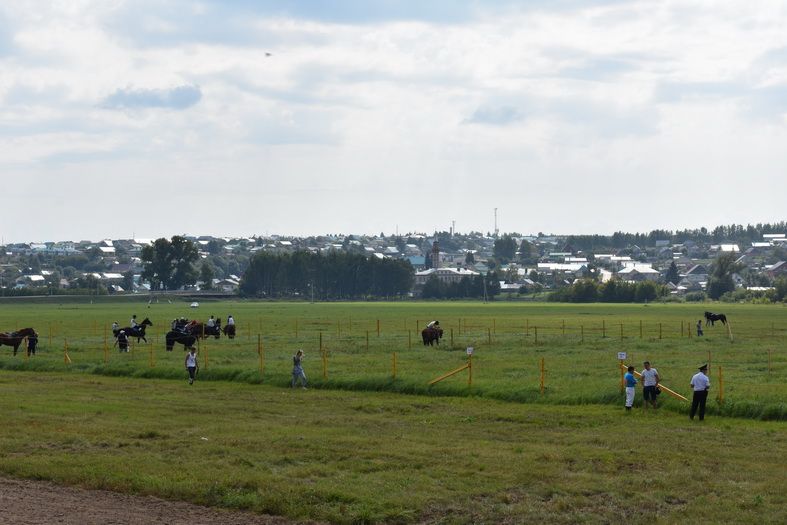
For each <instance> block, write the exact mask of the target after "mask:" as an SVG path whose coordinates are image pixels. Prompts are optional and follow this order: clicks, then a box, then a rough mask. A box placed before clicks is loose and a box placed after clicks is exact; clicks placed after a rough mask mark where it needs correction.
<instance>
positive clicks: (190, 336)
mask: <svg viewBox="0 0 787 525" xmlns="http://www.w3.org/2000/svg"><path fill="white" fill-rule="evenodd" d="M222 333H223V334H224V335H226V336H227V337H228V338H230V339H234V338H235V325H234V324H226V325H224V327H222V326H221V318H218V319H216V320H215V321H214V324H213V326H210V325H209V324H208V323H203V322H201V321H189V320H188V319H185V318H182V317H181V318H180V319H175V320H174V321H173V323H172V330H170V331H169V332H167V334H166V335H165V336H164V340H165V343H166V348H167V352H171V351H172V348H173V347H174V346H175V343H179V344H182V345H183V346H184V347H185V348H186V349H189V348H193V347H194V344H195V343H196V342H197V340H198V339H203V338H208V337H213V338H214V339H218V338H220V337H221V334H222Z"/></svg>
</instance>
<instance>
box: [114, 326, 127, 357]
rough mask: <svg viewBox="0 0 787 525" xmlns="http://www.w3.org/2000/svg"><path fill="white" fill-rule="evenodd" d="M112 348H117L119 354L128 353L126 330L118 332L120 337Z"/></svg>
mask: <svg viewBox="0 0 787 525" xmlns="http://www.w3.org/2000/svg"><path fill="white" fill-rule="evenodd" d="M112 346H113V347H114V346H117V347H118V352H128V337H126V331H125V330H121V331H120V332H118V337H117V339H115V344H114V345H112Z"/></svg>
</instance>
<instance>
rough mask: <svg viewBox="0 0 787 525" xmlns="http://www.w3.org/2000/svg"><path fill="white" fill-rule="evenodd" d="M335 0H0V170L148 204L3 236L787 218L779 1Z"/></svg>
mask: <svg viewBox="0 0 787 525" xmlns="http://www.w3.org/2000/svg"><path fill="white" fill-rule="evenodd" d="M333 5H335V6H338V7H336V9H334V10H332V11H331V10H328V9H326V8H324V6H321V5H316V4H311V3H309V4H305V3H304V4H299V3H295V4H287V8H286V9H284V8H282V7H281V4H280V3H277V2H240V3H224V2H212V1H204V2H188V1H178V2H173V3H165V4H161V3H158V2H130V1H121V0H116V1H113V2H103V1H88V0H84V1H79V2H67V3H54V4H51V5H50V4H47V5H41V4H40V3H38V2H29V3H28V2H20V3H17V2H15V3H13V4H6V5H5V6H4V7H2V8H0V9H2V11H0V34H5V35H6V36H5V37H3V38H0V169H3V171H4V173H8V174H9V175H11V174H13V175H16V176H19V177H25V178H26V180H30V181H33V182H31V185H30V186H24V187H23V189H19V188H17V189H16V190H15V191H18V192H20V191H21V192H22V193H20V194H19V195H18V197H19V199H17V200H16V201H13V200H12V202H20V203H24V202H25V200H26V198H25V196H26V194H25V193H24V192H25V191H35V190H34V189H32V188H33V187H34V186H40V185H46V186H47V187H61V186H62V187H61V189H62V190H63V191H66V188H70V187H73V185H74V184H77V185H90V186H91V187H92V186H96V185H100V186H111V187H115V186H121V187H124V186H126V185H127V184H128V183H127V182H126V181H128V180H134V179H140V182H139V184H141V185H142V186H144V188H145V189H146V197H145V199H144V200H142V199H140V200H139V202H138V203H137V206H138V208H136V209H138V210H140V213H139V214H137V216H136V217H134V218H128V217H125V216H118V217H115V215H116V214H113V213H111V211H112V208H111V206H107V207H106V209H105V210H104V212H105V215H106V217H105V218H103V219H102V220H100V221H94V222H91V221H85V220H81V219H80V220H76V219H73V220H72V219H71V218H66V219H65V220H52V216H50V214H49V212H48V211H47V210H48V208H47V207H42V212H41V213H39V214H36V216H34V217H31V218H30V221H27V223H26V224H24V225H21V226H17V227H16V228H15V229H14V230H13V231H5V230H4V231H2V233H3V236H4V237H5V238H6V239H26V238H31V239H32V238H44V237H64V238H66V237H102V236H108V235H113V234H114V233H115V232H116V231H119V230H122V231H125V230H128V229H129V228H133V224H134V223H135V221H136V222H137V224H140V227H142V222H145V221H149V223H148V224H147V226H146V227H149V228H150V230H148V231H147V232H146V233H145V234H146V235H148V236H157V235H159V234H161V233H166V232H160V231H157V230H156V228H160V229H169V231H172V232H176V233H177V232H182V231H184V230H188V231H193V232H201V231H208V232H214V233H238V229H239V228H241V226H239V225H244V226H243V227H244V228H245V225H246V224H248V225H249V226H248V230H244V231H248V232H252V233H253V232H260V231H263V230H268V231H281V232H284V233H289V232H292V233H315V232H316V233H319V232H324V231H379V230H385V231H391V230H392V229H393V228H394V227H395V225H396V224H398V225H399V228H400V231H402V230H407V229H413V230H430V229H431V228H433V227H439V228H441V229H443V228H445V225H446V224H447V223H448V221H449V220H450V219H456V220H457V223H458V225H459V227H460V228H466V229H477V230H488V229H490V224H489V223H490V222H491V221H490V217H491V211H490V210H491V209H492V208H493V207H498V208H500V209H501V216H502V217H505V219H504V220H503V222H502V223H501V224H503V225H504V227H505V228H508V229H511V230H518V231H523V232H529V231H538V230H542V231H575V232H593V231H606V232H609V231H612V230H619V229H629V230H636V229H650V228H656V227H685V226H694V225H702V224H706V225H709V226H710V225H712V224H713V221H714V220H715V219H716V218H717V217H720V216H723V217H722V219H721V220H720V222H724V223H729V222H733V221H737V222H746V221H768V220H784V217H783V212H782V210H783V206H782V205H781V204H780V203H778V202H776V199H774V198H773V197H772V196H773V195H778V194H783V193H784V191H785V190H787V182H785V181H784V180H783V179H784V178H783V177H781V176H780V175H779V173H780V172H783V167H784V163H785V160H787V159H785V154H784V153H782V150H783V149H784V148H782V147H781V145H782V144H783V143H784V141H785V139H787V136H786V135H787V133H786V131H787V130H786V129H785V125H787V122H786V121H785V116H786V115H787V67H785V66H784V60H783V57H784V54H785V49H787V34H785V32H784V31H783V28H784V27H785V22H786V21H787V12H785V9H784V8H783V7H782V6H780V5H779V4H778V3H772V2H765V1H753V2H747V3H745V4H741V3H739V2H734V1H731V0H730V1H727V2H712V3H709V2H704V1H699V0H697V1H692V2H685V1H668V2H658V3H654V2H647V1H641V2H579V1H563V2H558V3H554V2H542V3H539V2H536V3H528V5H527V6H526V7H524V8H523V7H521V6H520V4H519V3H516V2H499V3H493V4H490V3H479V2H462V3H459V4H456V3H452V4H451V5H453V6H456V7H455V9H453V10H451V9H450V8H448V7H446V4H445V3H432V4H430V5H428V6H425V7H422V8H419V7H418V5H416V4H415V3H406V2H405V3H393V4H392V3H386V4H385V6H387V7H386V8H385V9H380V10H377V11H374V12H373V10H371V9H370V8H369V6H368V5H367V4H366V3H360V2H339V3H334V4H333ZM309 6H311V7H309ZM113 110H119V111H113ZM141 158H142V159H144V163H140V161H139V160H138V159H141ZM102 178H103V179H104V180H105V181H106V182H104V183H102V184H98V181H101V180H102ZM709 178H711V179H712V180H714V181H718V182H716V184H715V185H713V186H708V185H707V180H708V179H709ZM741 180H746V181H747V190H746V191H748V192H750V196H751V198H752V199H753V201H756V202H757V204H756V206H754V205H753V206H745V205H744V206H741V205H740V203H739V201H738V197H739V195H740V194H741V192H740V191H730V190H729V188H734V187H737V185H738V184H739V181H741ZM58 181H62V183H61V182H58ZM217 181H219V182H220V183H221V187H222V191H221V192H212V193H211V195H212V198H211V199H210V200H209V201H208V200H205V201H204V207H203V208H202V210H203V211H202V212H201V213H199V214H194V215H189V216H188V218H184V217H183V215H182V214H173V213H171V211H172V209H173V206H172V204H171V200H170V199H171V192H176V193H182V192H185V193H187V194H189V195H191V194H190V193H189V192H190V191H191V190H190V189H189V190H183V188H182V185H188V186H189V188H191V187H192V186H194V187H197V188H211V189H215V188H216V187H217ZM699 187H703V188H706V189H704V190H703V192H702V193H699V194H696V196H695V197H694V198H692V199H691V202H690V203H687V202H686V199H683V198H682V197H683V196H685V195H686V194H687V193H688V194H690V195H693V193H692V192H694V191H695V188H699ZM425 190H428V191H430V192H432V193H433V194H434V195H435V196H436V199H437V201H436V202H437V205H434V206H426V207H424V206H423V205H422V204H421V203H422V199H420V197H419V196H420V195H422V194H423V191H425ZM643 192H646V193H647V195H648V198H647V199H645V200H644V201H643V200H642V199H641V198H640V197H641V195H642V193H643ZM80 195H81V194H80V193H74V194H72V198H73V199H75V200H76V201H77V202H78V203H79V202H82V201H81V200H80V199H82V197H81V196H80ZM193 197H194V198H199V199H204V198H205V193H204V192H202V191H197V192H195V193H194V195H193ZM84 199H85V200H84V203H90V205H91V206H93V205H96V204H95V203H96V200H100V198H99V196H98V195H94V194H91V196H90V197H87V196H85V197H84ZM260 203H264V204H262V205H261V204H260ZM293 203H297V213H293V212H292V208H291V207H292V206H293ZM556 203H560V205H559V211H558V209H557V208H556ZM49 205H50V206H51V207H52V208H53V209H55V208H57V207H58V205H57V204H56V203H55V202H54V201H52V202H50V204H49ZM12 206H13V205H12ZM22 206H23V205H22V204H20V209H19V210H11V213H21V212H22ZM504 210H505V211H504ZM719 210H723V212H721V211H719ZM142 217H144V218H142ZM6 228H8V226H6ZM85 229H88V230H90V231H85ZM91 229H92V230H91ZM137 233H138V234H141V233H142V232H141V230H139V231H137Z"/></svg>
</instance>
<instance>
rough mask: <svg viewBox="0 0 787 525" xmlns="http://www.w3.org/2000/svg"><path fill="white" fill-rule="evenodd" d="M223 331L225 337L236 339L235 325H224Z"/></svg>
mask: <svg viewBox="0 0 787 525" xmlns="http://www.w3.org/2000/svg"><path fill="white" fill-rule="evenodd" d="M222 331H223V332H224V335H226V336H227V337H229V338H230V339H235V325H234V324H228V325H224V328H223V329H222Z"/></svg>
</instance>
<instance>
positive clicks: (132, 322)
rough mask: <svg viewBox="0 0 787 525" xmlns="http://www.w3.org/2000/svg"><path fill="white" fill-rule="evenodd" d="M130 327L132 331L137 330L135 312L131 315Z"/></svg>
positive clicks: (137, 324)
mask: <svg viewBox="0 0 787 525" xmlns="http://www.w3.org/2000/svg"><path fill="white" fill-rule="evenodd" d="M131 329H132V330H134V331H137V330H139V323H137V314H134V315H132V316H131Z"/></svg>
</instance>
